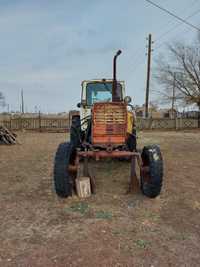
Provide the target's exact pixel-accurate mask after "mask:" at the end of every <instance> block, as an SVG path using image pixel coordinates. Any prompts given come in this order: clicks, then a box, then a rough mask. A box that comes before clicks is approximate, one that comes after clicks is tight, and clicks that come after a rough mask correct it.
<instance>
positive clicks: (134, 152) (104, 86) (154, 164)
mask: <svg viewBox="0 0 200 267" xmlns="http://www.w3.org/2000/svg"><path fill="white" fill-rule="evenodd" d="M120 54H121V50H119V51H118V52H117V53H116V54H115V56H114V58H113V78H112V79H100V80H85V81H83V82H82V92H81V102H80V103H78V104H77V107H78V108H80V112H75V113H73V114H72V116H71V118H70V141H69V142H65V143H61V144H60V145H59V147H58V149H57V152H56V155H55V162H54V185H55V191H56V194H57V195H58V196H59V197H63V198H64V197H68V196H71V195H72V193H73V192H75V193H76V180H77V179H79V178H80V176H81V175H82V176H84V177H85V176H86V177H89V181H90V185H91V192H92V193H95V192H96V185H95V178H94V175H93V174H91V172H90V168H89V162H90V161H91V159H94V160H96V161H98V160H100V159H104V158H119V159H126V160H127V159H128V160H129V162H130V166H131V168H130V182H129V186H128V189H129V192H131V191H135V190H136V191H137V190H138V189H139V188H140V190H141V192H142V193H143V194H144V195H145V196H147V197H150V198H155V197H157V196H158V195H159V194H160V192H161V188H162V182H163V159H162V155H161V151H160V148H159V146H158V145H148V146H144V148H143V149H142V150H139V149H138V148H137V134H136V116H135V112H134V108H133V105H132V104H131V101H132V100H131V97H130V96H126V95H125V83H124V81H118V80H117V79H116V62H117V58H118V56H119V55H120ZM136 164H137V165H138V166H139V170H140V171H139V176H140V177H139V178H138V174H136Z"/></svg>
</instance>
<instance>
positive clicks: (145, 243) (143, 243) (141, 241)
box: [135, 239, 150, 249]
mask: <svg viewBox="0 0 200 267" xmlns="http://www.w3.org/2000/svg"><path fill="white" fill-rule="evenodd" d="M135 244H136V246H137V247H139V248H142V249H144V248H147V246H148V245H149V244H150V243H149V242H148V241H147V240H144V239H138V240H136V241H135Z"/></svg>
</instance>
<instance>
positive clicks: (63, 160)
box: [54, 143, 73, 198]
mask: <svg viewBox="0 0 200 267" xmlns="http://www.w3.org/2000/svg"><path fill="white" fill-rule="evenodd" d="M72 159H73V145H72V144H71V143H62V144H60V145H59V147H58V149H57V152H56V155H55V161H54V186H55V191H56V194H57V195H58V196H59V197H63V198H64V197H68V196H71V195H72V189H73V177H72V175H71V174H70V171H69V165H70V163H71V161H72Z"/></svg>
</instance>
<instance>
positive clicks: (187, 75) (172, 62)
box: [155, 35, 200, 111]
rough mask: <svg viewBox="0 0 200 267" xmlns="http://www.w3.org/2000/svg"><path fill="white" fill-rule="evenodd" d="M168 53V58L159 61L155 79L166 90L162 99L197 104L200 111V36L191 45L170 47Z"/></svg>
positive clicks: (161, 93) (180, 44)
mask: <svg viewBox="0 0 200 267" xmlns="http://www.w3.org/2000/svg"><path fill="white" fill-rule="evenodd" d="M168 52H169V54H168V58H167V57H166V56H164V57H163V56H162V57H160V59H159V60H158V61H157V73H156V75H155V77H156V79H157V81H158V82H159V84H160V85H162V88H163V89H164V90H163V91H161V92H160V96H161V98H162V99H163V101H165V102H169V101H173V100H174V99H176V100H177V101H178V102H179V103H182V104H183V103H184V104H186V105H189V104H195V105H196V106H197V107H198V108H199V111H200V35H199V36H198V38H197V41H196V42H194V43H193V44H191V45H185V44H183V43H181V42H178V43H174V44H172V45H169V46H168ZM173 88H174V89H175V90H174V91H175V92H174V94H173ZM173 98H174V99H173Z"/></svg>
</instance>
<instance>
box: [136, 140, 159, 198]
mask: <svg viewBox="0 0 200 267" xmlns="http://www.w3.org/2000/svg"><path fill="white" fill-rule="evenodd" d="M141 156H142V163H143V167H142V170H141V190H142V193H143V194H144V195H146V196H148V197H150V198H155V197H157V196H158V195H159V194H160V192H161V188H162V181H163V159H162V155H161V151H160V148H159V146H157V145H151V146H145V147H144V148H143V151H142V155H141Z"/></svg>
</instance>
